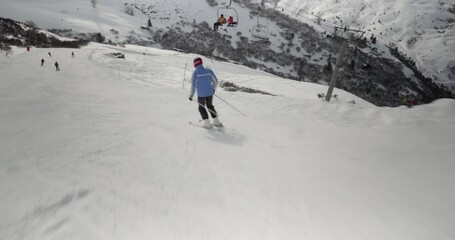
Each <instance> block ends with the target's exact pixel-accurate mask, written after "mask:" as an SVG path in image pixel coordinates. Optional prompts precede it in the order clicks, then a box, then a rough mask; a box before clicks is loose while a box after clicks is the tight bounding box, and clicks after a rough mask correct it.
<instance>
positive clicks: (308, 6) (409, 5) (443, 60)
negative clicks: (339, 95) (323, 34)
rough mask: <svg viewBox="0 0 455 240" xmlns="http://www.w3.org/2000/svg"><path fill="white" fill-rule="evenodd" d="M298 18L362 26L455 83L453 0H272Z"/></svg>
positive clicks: (437, 78) (435, 74) (449, 83)
mask: <svg viewBox="0 0 455 240" xmlns="http://www.w3.org/2000/svg"><path fill="white" fill-rule="evenodd" d="M274 2H275V3H276V6H277V7H278V8H281V9H284V10H286V12H287V13H289V14H290V15H293V16H297V17H299V16H301V17H302V19H305V17H306V18H309V19H315V18H317V17H320V18H322V19H324V20H326V21H327V22H330V23H333V24H335V25H339V26H348V27H352V28H355V29H359V30H362V31H365V32H366V34H367V37H370V36H371V35H374V36H376V37H377V38H378V41H379V42H381V43H383V44H385V45H389V46H392V47H398V49H399V50H400V51H402V52H404V53H406V54H407V55H408V56H409V57H411V58H412V59H413V60H414V61H415V62H416V64H417V66H418V67H419V68H420V69H422V70H423V72H424V73H425V75H427V76H429V77H432V78H434V79H435V81H436V82H437V83H439V84H441V83H442V84H444V85H446V86H450V87H455V3H454V2H453V1H447V0H438V1H436V0H424V1H387V0H366V1H360V0H346V1H338V0H277V1H274Z"/></svg>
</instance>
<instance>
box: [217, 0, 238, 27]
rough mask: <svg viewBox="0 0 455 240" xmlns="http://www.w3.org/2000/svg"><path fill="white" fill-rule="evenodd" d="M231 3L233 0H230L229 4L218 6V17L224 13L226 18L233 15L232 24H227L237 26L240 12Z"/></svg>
mask: <svg viewBox="0 0 455 240" xmlns="http://www.w3.org/2000/svg"><path fill="white" fill-rule="evenodd" d="M231 4H232V0H230V1H229V4H228V5H227V6H224V7H219V8H218V10H217V11H216V14H217V19H219V18H220V17H221V15H223V16H224V17H225V18H226V20H227V19H228V18H229V17H232V18H233V19H234V20H233V21H232V24H228V25H227V26H228V27H236V26H237V25H238V23H239V14H238V13H237V11H236V10H235V8H233V7H231Z"/></svg>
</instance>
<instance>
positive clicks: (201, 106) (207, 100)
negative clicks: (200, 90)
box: [197, 96, 216, 120]
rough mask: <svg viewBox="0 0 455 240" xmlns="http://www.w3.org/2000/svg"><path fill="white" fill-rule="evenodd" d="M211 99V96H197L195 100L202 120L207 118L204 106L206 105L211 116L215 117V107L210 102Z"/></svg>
mask: <svg viewBox="0 0 455 240" xmlns="http://www.w3.org/2000/svg"><path fill="white" fill-rule="evenodd" d="M212 100H213V96H208V97H198V98H197V102H198V103H199V112H200V113H201V117H202V119H203V120H205V119H208V118H209V115H208V113H207V110H206V109H205V107H206V106H207V109H208V110H209V112H210V115H211V116H212V118H216V111H215V107H214V106H213V104H212Z"/></svg>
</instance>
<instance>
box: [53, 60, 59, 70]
mask: <svg viewBox="0 0 455 240" xmlns="http://www.w3.org/2000/svg"><path fill="white" fill-rule="evenodd" d="M54 65H55V71H60V68H59V67H58V62H55V64H54Z"/></svg>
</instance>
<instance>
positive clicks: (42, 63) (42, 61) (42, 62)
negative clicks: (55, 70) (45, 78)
mask: <svg viewBox="0 0 455 240" xmlns="http://www.w3.org/2000/svg"><path fill="white" fill-rule="evenodd" d="M43 65H44V58H41V67H42V66H43Z"/></svg>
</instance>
